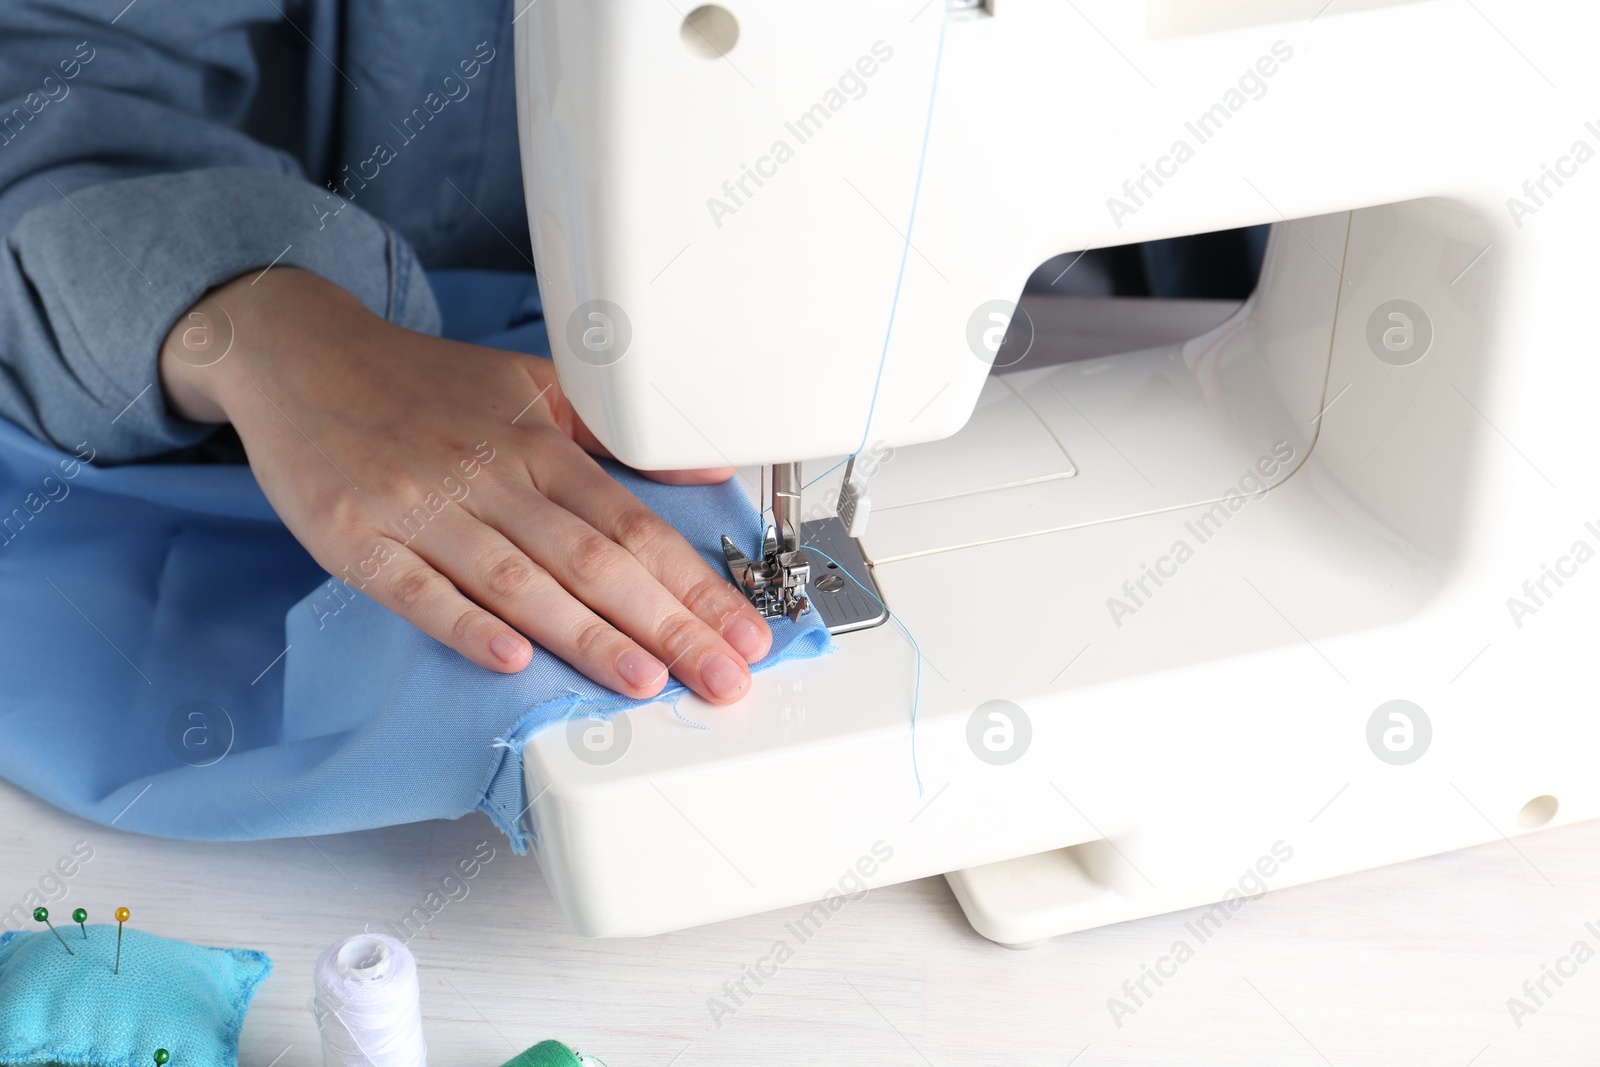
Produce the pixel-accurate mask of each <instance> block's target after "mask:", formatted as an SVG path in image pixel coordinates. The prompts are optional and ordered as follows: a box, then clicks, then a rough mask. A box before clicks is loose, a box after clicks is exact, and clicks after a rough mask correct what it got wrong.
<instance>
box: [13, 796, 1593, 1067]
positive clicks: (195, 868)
mask: <svg viewBox="0 0 1600 1067" xmlns="http://www.w3.org/2000/svg"><path fill="white" fill-rule="evenodd" d="M0 828H3V829H0V908H4V909H6V910H9V909H10V907H11V906H12V905H13V904H20V903H22V901H23V898H24V895H25V894H26V893H27V892H28V891H29V890H30V889H33V888H36V887H38V886H39V885H40V882H41V879H45V878H46V875H47V873H48V872H50V871H51V870H52V869H53V868H54V867H55V864H56V862H57V860H58V859H59V858H61V857H62V856H66V855H68V854H69V853H70V852H71V850H72V847H73V845H74V843H75V842H79V841H85V842H88V844H89V846H90V847H92V848H93V858H92V859H91V860H90V861H89V862H88V863H86V864H84V865H83V866H82V867H81V869H80V870H79V871H78V872H77V874H76V875H75V877H73V878H71V879H70V880H68V881H67V888H66V893H65V895H64V896H63V897H61V899H60V900H59V902H57V903H54V905H53V907H52V910H53V911H57V912H58V913H59V914H67V913H69V912H70V911H71V909H72V908H73V907H77V906H80V905H81V906H83V907H87V908H88V909H90V912H91V920H92V921H107V919H108V916H109V915H110V912H111V911H112V909H113V908H115V907H117V906H118V905H122V904H126V905H127V906H128V907H129V908H131V909H132V911H133V920H132V922H133V924H134V925H136V926H139V927H140V928H142V929H145V930H148V931H150V932H153V933H158V934H162V935H164V936H169V937H179V938H185V939H188V940H191V941H195V942H199V943H201V944H210V945H227V946H237V947H247V948H258V949H262V950H264V951H266V952H267V953H268V954H269V955H270V956H271V957H272V959H273V962H274V964H275V969H274V971H273V974H272V976H271V977H270V978H269V979H268V980H267V982H266V984H265V985H264V986H263V987H262V989H261V992H260V993H259V995H258V996H257V997H256V1000H255V1003H254V1006H253V1007H252V1009H251V1011H250V1014H249V1017H248V1020H247V1022H246V1024H245V1028H244V1035H243V1040H242V1049H241V1062H242V1063H243V1064H244V1065H246V1067H268V1065H269V1064H270V1065H274V1067H298V1065H302V1064H305V1065H318V1064H320V1063H321V1046H320V1043H319V1039H318V1036H317V1031H316V1026H315V1023H314V1021H313V1019H312V1015H311V1010H310V995H311V967H312V962H313V961H314V959H315V958H316V956H317V954H318V953H319V952H320V951H321V950H322V949H323V948H324V947H325V946H327V945H328V944H330V943H332V942H333V941H334V940H336V939H338V938H340V937H342V936H344V935H346V934H350V933H355V932H358V931H360V930H361V929H362V928H363V927H364V926H366V925H367V924H371V925H372V927H373V928H374V929H384V928H385V924H387V923H394V922H398V921H399V920H400V918H401V917H402V916H403V915H405V914H406V913H408V912H409V911H410V910H411V909H412V908H413V907H416V906H420V905H422V904H423V902H424V900H425V897H426V895H427V893H428V892H429V891H430V890H435V891H437V890H438V889H439V886H440V882H441V879H443V878H444V877H445V876H446V875H448V874H450V873H451V872H452V871H453V870H454V869H455V867H456V864H457V863H458V862H459V861H460V860H462V859H466V858H468V857H470V856H472V855H473V853H474V852H475V850H477V849H478V848H479V845H480V842H488V843H489V845H490V846H492V848H493V850H494V855H493V859H492V860H490V861H489V862H488V863H487V864H486V865H484V866H483V868H482V870H481V871H480V872H479V873H478V875H477V876H476V877H475V878H473V879H471V880H469V881H467V882H465V883H464V885H465V886H466V888H467V892H466V895H465V896H464V897H463V896H461V893H460V890H459V889H457V890H456V891H455V895H456V896H457V897H459V898H460V899H456V900H452V901H449V902H448V903H446V904H445V905H444V906H443V907H442V908H441V909H440V910H439V912H438V914H437V915H436V916H434V917H433V918H432V920H431V922H430V923H429V924H428V926H427V927H426V929H425V930H424V931H423V932H422V933H421V934H420V935H419V936H417V937H416V938H415V939H414V940H412V942H411V947H412V950H413V951H414V952H415V953H416V955H417V958H418V961H419V965H420V968H421V978H422V1011H423V1016H424V1019H425V1024H426V1028H427V1035H428V1042H429V1049H430V1060H431V1062H432V1064H433V1065H434V1067H497V1065H499V1064H500V1063H502V1062H503V1061H505V1060H506V1059H509V1058H510V1057H511V1056H512V1055H513V1054H514V1053H515V1052H517V1051H520V1050H521V1049H522V1048H524V1047H526V1046H528V1045H531V1044H533V1043H534V1042H535V1041H538V1040H541V1039H543V1038H546V1037H557V1038H560V1039H562V1040H564V1041H566V1042H567V1043H568V1044H570V1045H573V1046H574V1047H576V1048H578V1049H580V1050H581V1051H585V1052H590V1053H593V1054H596V1055H598V1056H600V1057H602V1058H603V1059H604V1060H605V1061H606V1063H608V1064H609V1065H610V1067H668V1065H669V1064H670V1065H676V1067H701V1065H733V1064H738V1065H747V1064H757V1063H760V1064H766V1063H771V1064H828V1065H837V1064H847V1063H862V1064H886V1065H892V1064H905V1065H908V1067H914V1065H918V1064H924V1065H936V1067H954V1065H958V1064H999V1063H1027V1064H1054V1065H1063V1067H1064V1065H1066V1064H1069V1063H1073V1064H1076V1065H1078V1067H1097V1065H1101V1064H1177V1063H1195V1064H1272V1065H1297V1064H1306V1065H1324V1067H1326V1065H1332V1067H1347V1065H1358V1064H1360V1065H1372V1064H1396V1065H1401V1064H1403V1065H1406V1067H1425V1065H1434V1064H1437V1065H1440V1067H1465V1065H1467V1064H1469V1063H1470V1064H1474V1065H1475V1067H1491V1065H1499V1064H1532V1063H1538V1064H1546V1065H1555V1064H1569V1063H1570V1064H1594V1063H1596V1062H1600V1047H1597V1046H1600V1027H1597V1026H1596V1022H1597V1021H1600V959H1596V960H1590V961H1588V962H1586V963H1584V964H1581V965H1576V966H1575V970H1576V973H1575V974H1574V975H1573V976H1572V977H1570V978H1564V979H1563V982H1564V985H1562V986H1561V987H1559V988H1558V987H1557V986H1556V985H1555V984H1554V983H1553V982H1552V981H1550V980H1548V979H1547V980H1546V987H1547V989H1548V990H1550V992H1551V993H1552V995H1551V996H1550V997H1548V998H1544V1000H1545V1003H1544V1006H1542V1007H1540V1008H1539V1009H1538V1011H1537V1013H1536V1014H1533V1015H1529V1016H1527V1017H1525V1018H1523V1019H1522V1020H1521V1023H1522V1025H1521V1026H1520V1027H1519V1026H1518V1025H1517V1023H1516V1021H1515V1020H1514V1019H1513V1018H1512V1016H1511V1013H1510V1012H1509V1011H1508V1008H1507V1004H1506V1001H1507V998H1508V997H1511V996H1519V997H1521V996H1524V994H1523V992H1522V985H1523V983H1524V982H1525V981H1528V980H1533V981H1537V980H1538V979H1540V977H1541V976H1542V973H1543V972H1542V967H1543V966H1544V965H1554V964H1555V963H1556V962H1557V960H1558V958H1559V957H1561V956H1563V955H1566V954H1568V953H1569V952H1570V951H1571V949H1572V946H1573V943H1574V942H1575V941H1577V940H1579V939H1583V940H1585V941H1587V942H1588V943H1589V945H1590V947H1591V948H1593V949H1595V950H1597V951H1600V937H1597V936H1596V935H1594V934H1591V933H1590V932H1588V931H1587V930H1586V929H1585V928H1584V923H1585V922H1586V921H1591V920H1592V921H1594V922H1595V924H1596V928H1597V929H1600V892H1597V891H1596V890H1597V889H1600V823H1589V824H1585V825H1580V826H1576V827H1570V828H1567V829H1564V830H1557V831H1551V832H1549V833H1544V834H1537V835H1533V836H1531V837H1526V838H1520V839H1518V841H1517V846H1516V849H1513V848H1512V847H1510V846H1509V845H1507V844H1504V843H1501V844H1496V845H1492V846H1485V847H1483V848H1478V849H1474V850H1471V851H1468V852H1460V853H1454V854H1451V855H1447V856H1440V857H1436V858H1433V859H1428V860H1421V861H1417V862H1414V863H1409V864H1405V865H1402V866H1399V867H1391V868H1387V869H1384V870H1379V871H1372V872H1368V873H1365V874H1361V875H1355V876H1351V877H1347V878H1342V879H1339V880H1337V881H1333V882H1325V883H1321V884H1318V885H1312V886H1305V887H1300V888H1295V889H1287V890H1283V891H1280V892H1275V893H1271V894H1269V895H1267V896H1266V897H1264V898H1262V899H1260V900H1258V901H1255V902H1252V903H1250V904H1249V905H1247V906H1246V907H1245V908H1243V909H1242V910H1241V911H1239V912H1238V913H1237V914H1236V915H1235V916H1234V917H1233V918H1232V919H1231V920H1230V921H1229V922H1228V924H1227V925H1226V927H1225V928H1223V929H1222V930H1221V931H1220V932H1219V933H1217V934H1216V935H1215V936H1214V937H1212V938H1211V939H1210V940H1209V941H1207V942H1206V943H1204V944H1203V945H1199V946H1198V947H1197V948H1196V951H1195V955H1194V958H1192V959H1190V960H1189V961H1188V962H1186V963H1185V964H1183V966H1182V967H1181V968H1179V969H1178V972H1177V974H1176V975H1175V976H1174V977H1172V978H1168V979H1166V980H1165V984H1164V985H1163V986H1161V987H1160V988H1159V989H1155V987H1154V986H1153V984H1151V983H1149V982H1147V988H1152V989H1155V993H1154V995H1153V996H1152V997H1151V998H1149V999H1148V1000H1146V1001H1145V1003H1144V1004H1143V1005H1142V1006H1141V1007H1139V1008H1138V1010H1137V1011H1136V1012H1135V1013H1134V1014H1132V1015H1129V1016H1127V1017H1125V1018H1123V1019H1122V1020H1121V1026H1120V1027H1119V1026H1117V1025H1116V1024H1115V1023H1114V1022H1113V1020H1112V1017H1111V1013H1110V1012H1109V1011H1108V1008H1107V1000H1108V998H1109V997H1111V996H1114V995H1122V991H1121V987H1122V984H1123V982H1124V981H1125V980H1129V979H1133V980H1137V979H1138V978H1139V976H1140V974H1141V967H1142V965H1144V964H1151V963H1153V962H1154V961H1155V960H1156V959H1157V958H1158V957H1160V956H1162V955H1164V954H1166V953H1167V952H1168V950H1169V948H1170V946H1171V945H1172V942H1173V941H1174V940H1175V939H1176V938H1178V937H1180V936H1184V931H1183V922H1184V920H1185V919H1186V918H1193V916H1192V915H1189V914H1188V913H1180V914H1178V915H1169V916H1162V917H1157V918H1154V919H1148V920H1143V921H1140V922H1133V923H1126V924H1123V925H1121V926H1117V927H1111V928H1108V929H1102V930H1095V931H1090V932H1087V933H1082V934H1077V935H1073V936H1070V937H1064V938H1057V939H1056V940H1054V941H1052V942H1050V943H1048V944H1046V945H1045V946H1043V947H1041V948H1037V949H1033V950H1029V951H1020V952H1019V951H1011V950H1008V949H1004V948H1000V947H998V946H995V945H992V944H990V943H989V942H987V941H984V940H983V939H982V938H980V937H978V936H977V935H976V934H974V933H973V932H972V931H971V929H970V928H969V927H968V926H967V924H966V922H965V920H964V919H963V918H962V916H961V912H960V909H959V908H958V907H957V906H956V903H955V900H954V899H953V898H952V896H951V895H950V892H949V890H948V889H947V888H946V887H945V884H944V882H943V880H942V879H925V880H922V881H917V882H912V883H908V884H905V885H899V886H892V887H887V888H883V889H879V890H874V891H873V892H872V893H870V894H869V895H867V896H866V897H865V898H863V899H861V900H859V901H856V902H853V903H850V904H848V905H847V906H846V907H845V908H843V909H842V910H841V911H840V912H839V913H838V914H837V915H835V916H834V917H833V918H832V919H830V920H829V921H828V923H827V924H826V925H825V926H824V927H823V928H822V929H821V930H820V931H819V932H818V933H817V934H816V936H814V937H812V938H811V939H810V940H808V941H807V942H806V943H804V944H802V945H798V946H797V947H796V950H795V954H794V957H793V958H792V959H790V960H788V961H787V962H786V963H785V964H783V965H782V966H781V967H780V968H779V969H778V971H777V974H776V975H775V976H774V977H771V978H768V979H766V980H765V983H764V985H763V986H762V987H760V988H759V989H757V988H756V987H755V986H754V985H753V984H752V983H750V982H749V981H748V980H747V981H746V988H747V989H750V990H752V992H753V995H752V996H751V997H750V998H749V999H748V1000H747V1001H746V1002H745V1003H744V1004H743V1005H742V1006H741V1007H739V1008H738V1010H737V1011H736V1012H735V1013H734V1014H732V1015H731V1016H729V1017H726V1018H724V1019H722V1020H721V1025H720V1026H718V1025H717V1024H716V1023H714V1022H713V1020H712V1017H711V1013H710V1011H709V1009H708V1007H707V999H708V998H709V997H711V996H713V995H722V985H723V983H724V982H725V981H736V980H738V979H739V978H740V976H741V973H742V972H743V971H744V969H745V968H747V967H749V966H750V965H752V964H753V963H754V962H755V961H756V960H757V959H758V958H759V957H761V956H764V955H766V954H767V953H768V952H769V950H770V947H771V945H772V942H773V941H774V940H775V939H776V938H780V937H786V938H787V939H788V940H789V941H790V942H791V943H792V942H794V940H795V939H794V938H793V936H792V935H789V934H787V932H786V930H785V928H784V923H785V922H786V921H788V920H791V919H793V918H794V917H795V915H794V914H790V913H787V912H774V913H771V914H766V915H757V916H752V917H750V918H747V919H740V920H737V921H731V922H725V923H720V924H717V925H714V926H709V927H704V928H701V929H697V930H689V931H684V932H681V933H677V934H671V935H667V936H662V937H656V938H651V939H648V940H640V941H586V940H583V939H580V938H578V937H575V936H574V935H573V934H572V933H571V932H570V931H568V930H567V928H566V927H565V925H564V924H563V922H562V920H561V917H560V915H559V914H558V912H557V911H556V908H555V904H554V902H553V901H552V899H551V896H550V893H549V891H548V890H547V889H546V888H545V885H544V882H543V879H542V878H541V876H540V874H539V871H538V868H537V866H536V865H535V864H534V863H533V861H532V860H531V859H529V858H527V857H520V856H514V855H512V853H511V850H510V848H509V847H508V846H507V844H506V842H505V839H504V838H503V837H501V836H500V835H499V833H498V832H497V831H495V830H494V829H493V827H492V826H491V825H490V824H489V822H488V820H487V819H484V818H482V817H472V818H468V819H464V820H461V821H459V822H454V823H446V822H436V823H425V824H419V825H414V826H406V827H398V828H394V829H389V830H380V831H374V832H370V833H362V834H347V835H341V836H336V837H325V838H316V839H309V840H308V839H296V840H284V841H269V842H259V843H251V844H220V845H217V844H194V843H186V842H173V841H158V840H153V839H150V838H144V837H137V836H133V835H130V834H126V833H122V832H119V831H116V830H107V829H103V828H101V827H98V826H94V825H91V824H89V823H85V822H82V821H80V820H78V819H75V818H72V817H70V816H67V815H64V814H62V813H60V812H58V811H55V810H54V809H52V808H50V807H48V806H46V805H45V804H43V803H41V802H40V801H38V800H35V799H34V798H32V797H30V796H28V795H26V794H24V793H22V792H21V791H19V790H17V789H15V788H12V787H11V786H9V785H5V784H0ZM1518 850H1520V852H1519V851H1518ZM483 851H484V852H485V854H486V853H487V849H484V850H483ZM49 885H50V883H49V881H48V880H46V886H47V887H48V886H49ZM441 896H443V894H441ZM800 910H801V909H798V908H796V909H792V911H793V912H794V913H795V914H798V912H799V911H800ZM1191 940H1192V939H1191ZM1562 966H1563V968H1564V969H1566V970H1569V971H1571V970H1574V965H1573V964H1563V965H1562ZM1529 1003H1530V1004H1531V1003H1532V1002H1531V1001H1530V1002H1529Z"/></svg>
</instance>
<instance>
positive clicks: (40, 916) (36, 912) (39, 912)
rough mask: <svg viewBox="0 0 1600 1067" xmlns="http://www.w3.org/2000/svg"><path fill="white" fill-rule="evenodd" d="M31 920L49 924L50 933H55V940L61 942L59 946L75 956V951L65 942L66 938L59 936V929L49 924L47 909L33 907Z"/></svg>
mask: <svg viewBox="0 0 1600 1067" xmlns="http://www.w3.org/2000/svg"><path fill="white" fill-rule="evenodd" d="M33 921H34V922H36V923H44V924H45V925H46V926H49V927H50V932H51V933H52V934H55V935H56V940H57V941H59V942H61V947H62V948H64V949H66V950H67V955H69V956H76V955H77V953H76V952H74V951H72V946H71V945H69V944H67V939H66V938H64V937H62V936H61V931H60V930H57V929H56V928H55V927H54V926H51V924H50V913H49V912H48V911H46V910H45V909H44V908H34V909H33Z"/></svg>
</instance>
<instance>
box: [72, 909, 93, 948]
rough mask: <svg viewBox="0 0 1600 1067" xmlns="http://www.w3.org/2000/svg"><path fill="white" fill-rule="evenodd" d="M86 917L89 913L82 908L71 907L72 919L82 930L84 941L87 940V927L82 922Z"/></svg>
mask: <svg viewBox="0 0 1600 1067" xmlns="http://www.w3.org/2000/svg"><path fill="white" fill-rule="evenodd" d="M88 917H89V913H88V912H86V911H84V910H83V909H82V908H73V909H72V921H73V922H75V923H77V924H78V929H80V930H82V931H83V939H84V940H85V941H87V940H89V928H88V927H87V926H85V925H83V923H84V920H85V919H87V918H88Z"/></svg>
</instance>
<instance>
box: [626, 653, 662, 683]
mask: <svg viewBox="0 0 1600 1067" xmlns="http://www.w3.org/2000/svg"><path fill="white" fill-rule="evenodd" d="M617 673H618V674H620V675H622V678H623V681H625V682H627V683H628V684H629V685H631V686H633V687H634V688H635V689H654V688H655V684H656V683H657V682H659V681H660V680H661V676H662V675H664V674H666V673H667V669H666V668H665V667H663V666H662V665H661V661H660V660H658V659H656V658H655V657H654V656H652V655H650V654H649V653H648V652H645V651H642V650H640V649H637V648H630V649H625V650H624V651H623V653H622V655H620V656H618V657H617Z"/></svg>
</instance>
